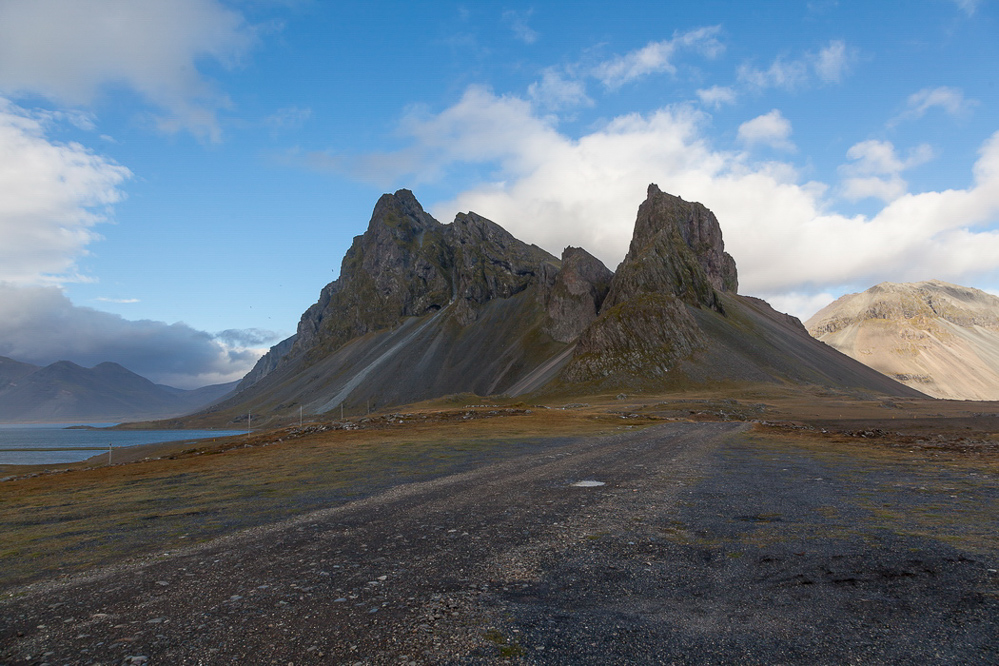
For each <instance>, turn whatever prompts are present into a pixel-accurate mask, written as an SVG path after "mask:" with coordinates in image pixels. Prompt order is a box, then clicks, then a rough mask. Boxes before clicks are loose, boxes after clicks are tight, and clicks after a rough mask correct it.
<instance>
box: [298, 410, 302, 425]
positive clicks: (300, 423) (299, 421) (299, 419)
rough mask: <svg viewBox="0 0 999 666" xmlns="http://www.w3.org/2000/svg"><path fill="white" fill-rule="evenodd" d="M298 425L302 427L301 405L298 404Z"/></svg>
mask: <svg viewBox="0 0 999 666" xmlns="http://www.w3.org/2000/svg"><path fill="white" fill-rule="evenodd" d="M298 427H299V428H301V427H302V406H301V405H299V406H298Z"/></svg>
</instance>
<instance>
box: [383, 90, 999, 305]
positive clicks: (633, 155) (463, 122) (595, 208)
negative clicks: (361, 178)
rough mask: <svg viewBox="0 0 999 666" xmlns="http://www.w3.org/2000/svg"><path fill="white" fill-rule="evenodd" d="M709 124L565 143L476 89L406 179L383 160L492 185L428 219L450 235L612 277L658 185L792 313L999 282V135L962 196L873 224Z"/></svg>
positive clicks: (890, 212) (432, 119)
mask: <svg viewBox="0 0 999 666" xmlns="http://www.w3.org/2000/svg"><path fill="white" fill-rule="evenodd" d="M707 120H708V119H707V117H706V116H705V115H704V114H702V113H701V112H698V111H697V110H696V109H694V108H693V107H692V106H689V105H676V106H669V107H665V108H661V109H659V110H657V111H655V112H653V113H649V114H645V115H641V114H629V115H624V116H620V117H617V118H613V119H611V120H610V121H608V122H607V123H606V124H605V125H603V126H602V127H599V128H597V129H595V130H592V131H589V132H588V133H586V134H584V135H582V136H579V137H570V136H567V135H565V134H563V133H561V132H559V131H558V130H557V129H556V128H555V127H553V126H552V124H551V123H550V122H547V121H546V120H545V119H544V118H542V117H539V116H538V115H537V113H536V111H535V110H534V109H533V107H532V105H531V104H530V103H529V102H528V101H526V100H523V99H519V98H516V97H512V96H498V95H495V94H493V93H491V92H489V91H488V90H485V89H482V88H470V89H469V90H468V91H467V92H466V93H465V95H464V96H463V97H462V99H461V100H460V101H459V102H458V103H457V104H455V105H454V106H452V107H450V108H448V109H445V110H444V111H442V112H440V113H437V114H432V113H428V112H426V111H424V112H422V113H420V114H419V115H417V116H413V117H410V118H409V119H407V122H406V123H405V132H406V133H408V134H409V136H410V137H411V140H412V145H411V146H409V147H408V148H407V149H406V150H405V151H404V154H405V155H406V156H407V159H406V160H403V162H404V163H406V164H408V165H409V166H408V167H407V168H408V169H411V170H410V171H405V170H402V169H399V164H400V162H399V161H396V160H393V159H391V158H392V157H393V155H382V156H380V157H381V159H382V163H383V164H385V165H390V166H391V171H390V172H389V173H390V174H391V176H392V177H393V178H397V179H398V178H403V177H404V178H405V182H406V183H409V182H412V178H414V177H418V176H422V177H426V175H427V174H428V173H437V174H441V173H444V172H447V171H448V170H449V169H456V168H463V169H469V168H472V169H478V170H479V172H481V173H486V174H490V176H489V177H487V178H483V180H482V181H481V182H480V183H479V184H478V185H475V186H473V187H470V188H469V189H467V190H465V191H463V192H461V193H459V194H458V195H456V196H455V197H453V198H452V199H450V200H448V201H442V202H438V203H437V204H436V205H432V206H431V207H430V208H431V210H432V212H433V213H434V214H435V215H436V216H437V217H438V218H439V219H441V220H444V221H448V220H450V219H451V218H452V217H453V216H454V214H455V213H456V212H457V211H467V210H474V211H476V212H477V213H480V214H482V215H485V216H486V217H489V218H490V219H493V220H495V221H496V222H498V223H499V224H501V225H503V226H504V227H506V228H507V229H509V230H510V231H511V232H512V233H514V234H515V235H517V236H518V237H520V238H523V239H524V240H526V241H528V242H532V243H537V244H538V245H540V246H542V247H545V248H547V249H548V250H549V251H552V252H554V253H556V254H557V253H558V252H560V251H561V249H562V248H563V247H565V246H566V245H570V244H572V245H582V246H583V247H585V248H588V249H589V250H590V251H591V252H593V253H594V254H596V255H597V256H598V257H600V258H601V259H602V260H603V261H604V262H605V263H606V264H607V265H608V266H610V267H612V268H613V267H615V266H616V265H617V263H618V262H619V261H620V260H621V258H622V257H623V256H624V254H625V252H626V251H627V246H628V243H629V240H630V237H631V233H632V229H633V225H634V218H635V211H636V209H637V207H638V204H639V203H640V202H641V201H642V200H643V199H644V197H645V189H646V187H647V185H648V184H649V183H650V182H655V183H657V184H658V185H659V186H660V187H661V188H662V189H663V190H664V191H667V192H671V193H673V194H677V195H679V196H682V197H683V198H684V199H687V200H688V201H700V202H702V203H704V204H705V205H706V206H708V207H709V208H711V209H712V210H713V211H714V212H715V213H716V215H717V216H718V219H719V221H720V222H721V224H722V228H723V231H724V233H725V240H726V244H727V248H728V250H729V251H730V252H731V253H732V254H733V256H734V257H735V258H736V261H737V262H738V265H739V273H740V283H741V290H742V291H743V292H744V293H750V294H754V295H757V296H762V297H764V298H778V297H785V298H787V295H789V294H797V296H796V297H795V298H796V299H797V300H796V301H794V299H791V300H788V302H789V303H791V302H792V301H794V302H798V303H803V302H804V300H803V299H806V298H809V297H811V296H814V295H815V294H821V293H835V292H836V291H837V290H839V289H841V288H843V287H844V286H850V287H853V286H854V285H858V284H859V285H870V284H874V283H876V282H880V281H883V280H887V279H890V280H895V281H899V280H920V279H926V278H928V277H937V278H940V279H945V280H951V281H955V282H961V281H962V280H963V279H965V278H969V277H971V276H976V275H977V276H982V275H985V274H989V275H996V274H997V270H999V232H997V231H995V230H993V229H992V228H990V227H991V226H994V225H996V224H997V223H999V133H997V134H996V135H995V136H993V137H992V138H990V139H989V140H988V141H987V142H986V143H985V144H984V145H983V146H982V148H981V154H980V156H979V159H978V161H977V162H976V163H975V165H974V168H973V171H972V174H971V179H970V181H971V182H970V183H969V185H968V186H967V187H966V188H965V189H954V190H946V191H942V192H923V193H918V194H903V195H901V196H899V197H897V198H896V199H894V200H892V201H891V202H890V203H889V204H887V205H886V206H884V207H883V208H882V209H881V210H880V211H878V212H877V213H875V214H874V215H870V216H865V215H845V214H841V213H837V212H836V211H835V210H831V209H830V205H831V204H830V200H829V199H828V198H827V193H828V191H829V189H830V187H829V185H827V184H824V183H819V182H808V181H806V182H803V181H802V180H801V178H800V175H799V174H798V173H797V171H796V170H795V169H794V168H793V167H792V166H791V165H790V164H786V163H781V162H772V161H771V162H765V163H756V162H753V161H751V160H750V158H749V156H748V155H747V154H746V153H745V152H744V151H739V150H727V149H722V148H718V147H716V146H714V145H713V144H712V141H711V140H710V139H709V133H708V131H707ZM874 148H875V147H874V146H870V147H868V148H866V149H859V148H858V149H857V150H856V151H855V153H854V154H855V155H857V156H858V159H857V160H856V161H857V162H861V161H865V162H866V163H867V164H871V165H877V164H879V161H878V160H879V159H881V162H880V165H881V166H880V167H878V168H883V167H885V166H886V165H889V166H890V165H891V164H893V163H892V162H891V160H890V159H889V158H890V156H888V157H882V158H878V157H877V156H876V153H877V151H876V150H874ZM916 154H917V155H921V153H920V151H916ZM865 156H866V157H865ZM895 159H896V160H899V161H901V162H902V163H903V164H904V163H906V159H911V156H910V158H906V159H902V158H898V156H897V155H896V156H895ZM870 168H872V169H873V168H875V167H874V166H871V167H870ZM964 281H967V280H964ZM794 314H810V313H797V312H796V313H794Z"/></svg>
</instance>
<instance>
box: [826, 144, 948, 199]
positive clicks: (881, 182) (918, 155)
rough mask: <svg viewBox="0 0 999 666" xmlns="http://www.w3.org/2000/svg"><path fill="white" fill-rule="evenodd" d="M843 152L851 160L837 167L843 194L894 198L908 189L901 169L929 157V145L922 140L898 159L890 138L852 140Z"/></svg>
mask: <svg viewBox="0 0 999 666" xmlns="http://www.w3.org/2000/svg"><path fill="white" fill-rule="evenodd" d="M846 156H847V157H848V158H850V159H851V160H853V162H852V163H850V164H845V165H843V166H841V167H840V169H839V170H840V172H841V173H842V174H843V175H844V176H845V177H844V179H843V183H842V193H843V196H844V197H845V198H847V199H850V200H851V201H857V200H859V199H866V198H875V199H881V200H883V201H894V200H895V199H897V198H899V197H900V196H902V195H903V194H905V193H906V192H907V191H908V183H906V182H905V180H903V179H902V176H901V173H902V172H903V171H905V170H906V169H911V168H913V167H916V166H919V165H920V164H925V163H926V162H928V161H930V160H931V159H933V149H932V148H931V147H930V146H928V145H926V144H923V145H920V146H917V147H916V148H914V149H913V150H911V151H909V156H908V157H907V158H905V159H902V158H900V157H899V156H898V154H897V153H896V152H895V146H894V145H892V143H891V142H890V141H877V140H870V141H862V142H860V143H857V144H854V145H853V146H851V147H850V149H849V150H848V151H846Z"/></svg>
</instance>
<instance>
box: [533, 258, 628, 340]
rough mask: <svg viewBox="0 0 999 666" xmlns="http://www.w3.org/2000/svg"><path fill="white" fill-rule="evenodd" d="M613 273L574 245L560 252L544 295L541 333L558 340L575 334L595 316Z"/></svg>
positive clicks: (581, 330)
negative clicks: (558, 267)
mask: <svg viewBox="0 0 999 666" xmlns="http://www.w3.org/2000/svg"><path fill="white" fill-rule="evenodd" d="M613 277H614V274H613V273H612V272H611V271H610V270H608V269H607V267H606V266H604V265H603V263H601V262H600V260H599V259H597V258H596V257H594V256H593V255H592V254H590V253H589V252H587V251H586V250H584V249H582V248H578V247H567V248H565V250H563V252H562V269H561V270H560V271H558V273H557V274H555V275H554V279H553V281H552V285H551V288H550V289H548V290H547V292H546V295H545V301H546V303H545V310H546V312H547V315H548V319H547V321H546V322H545V328H544V330H545V332H546V333H548V335H550V336H552V338H554V339H555V340H558V341H559V342H571V341H572V340H575V339H576V338H578V337H579V334H580V333H582V332H583V331H584V330H585V329H586V327H587V326H589V325H590V324H591V323H592V322H593V320H594V319H596V318H597V313H598V312H600V306H601V305H602V304H603V302H604V299H605V298H606V297H607V292H608V291H610V283H611V279H612V278H613Z"/></svg>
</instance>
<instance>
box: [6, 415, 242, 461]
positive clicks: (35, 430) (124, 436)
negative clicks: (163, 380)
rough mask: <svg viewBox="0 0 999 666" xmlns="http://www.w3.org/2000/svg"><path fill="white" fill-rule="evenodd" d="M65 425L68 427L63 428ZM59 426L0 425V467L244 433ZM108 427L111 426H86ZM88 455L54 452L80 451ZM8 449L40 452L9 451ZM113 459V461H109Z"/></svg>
mask: <svg viewBox="0 0 999 666" xmlns="http://www.w3.org/2000/svg"><path fill="white" fill-rule="evenodd" d="M66 425H69V424H66ZM66 425H63V424H45V425H0V465H9V464H16V465H42V464H52V463H68V462H78V461H80V460H86V459H87V458H90V457H91V456H95V455H99V454H100V453H101V452H102V451H103V452H104V453H105V454H106V453H107V450H108V444H113V445H114V448H116V449H118V448H123V447H126V446H137V445H139V444H155V443H156V442H173V441H186V440H196V439H206V438H210V437H227V436H229V435H239V434H242V433H243V432H245V431H244V430H67V429H66ZM88 425H95V426H109V425H113V424H111V423H96V424H88ZM81 448H89V449H95V450H89V451H58V450H55V449H81ZM11 449H43V450H39V451H12V450H11ZM112 459H113V457H112Z"/></svg>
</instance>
